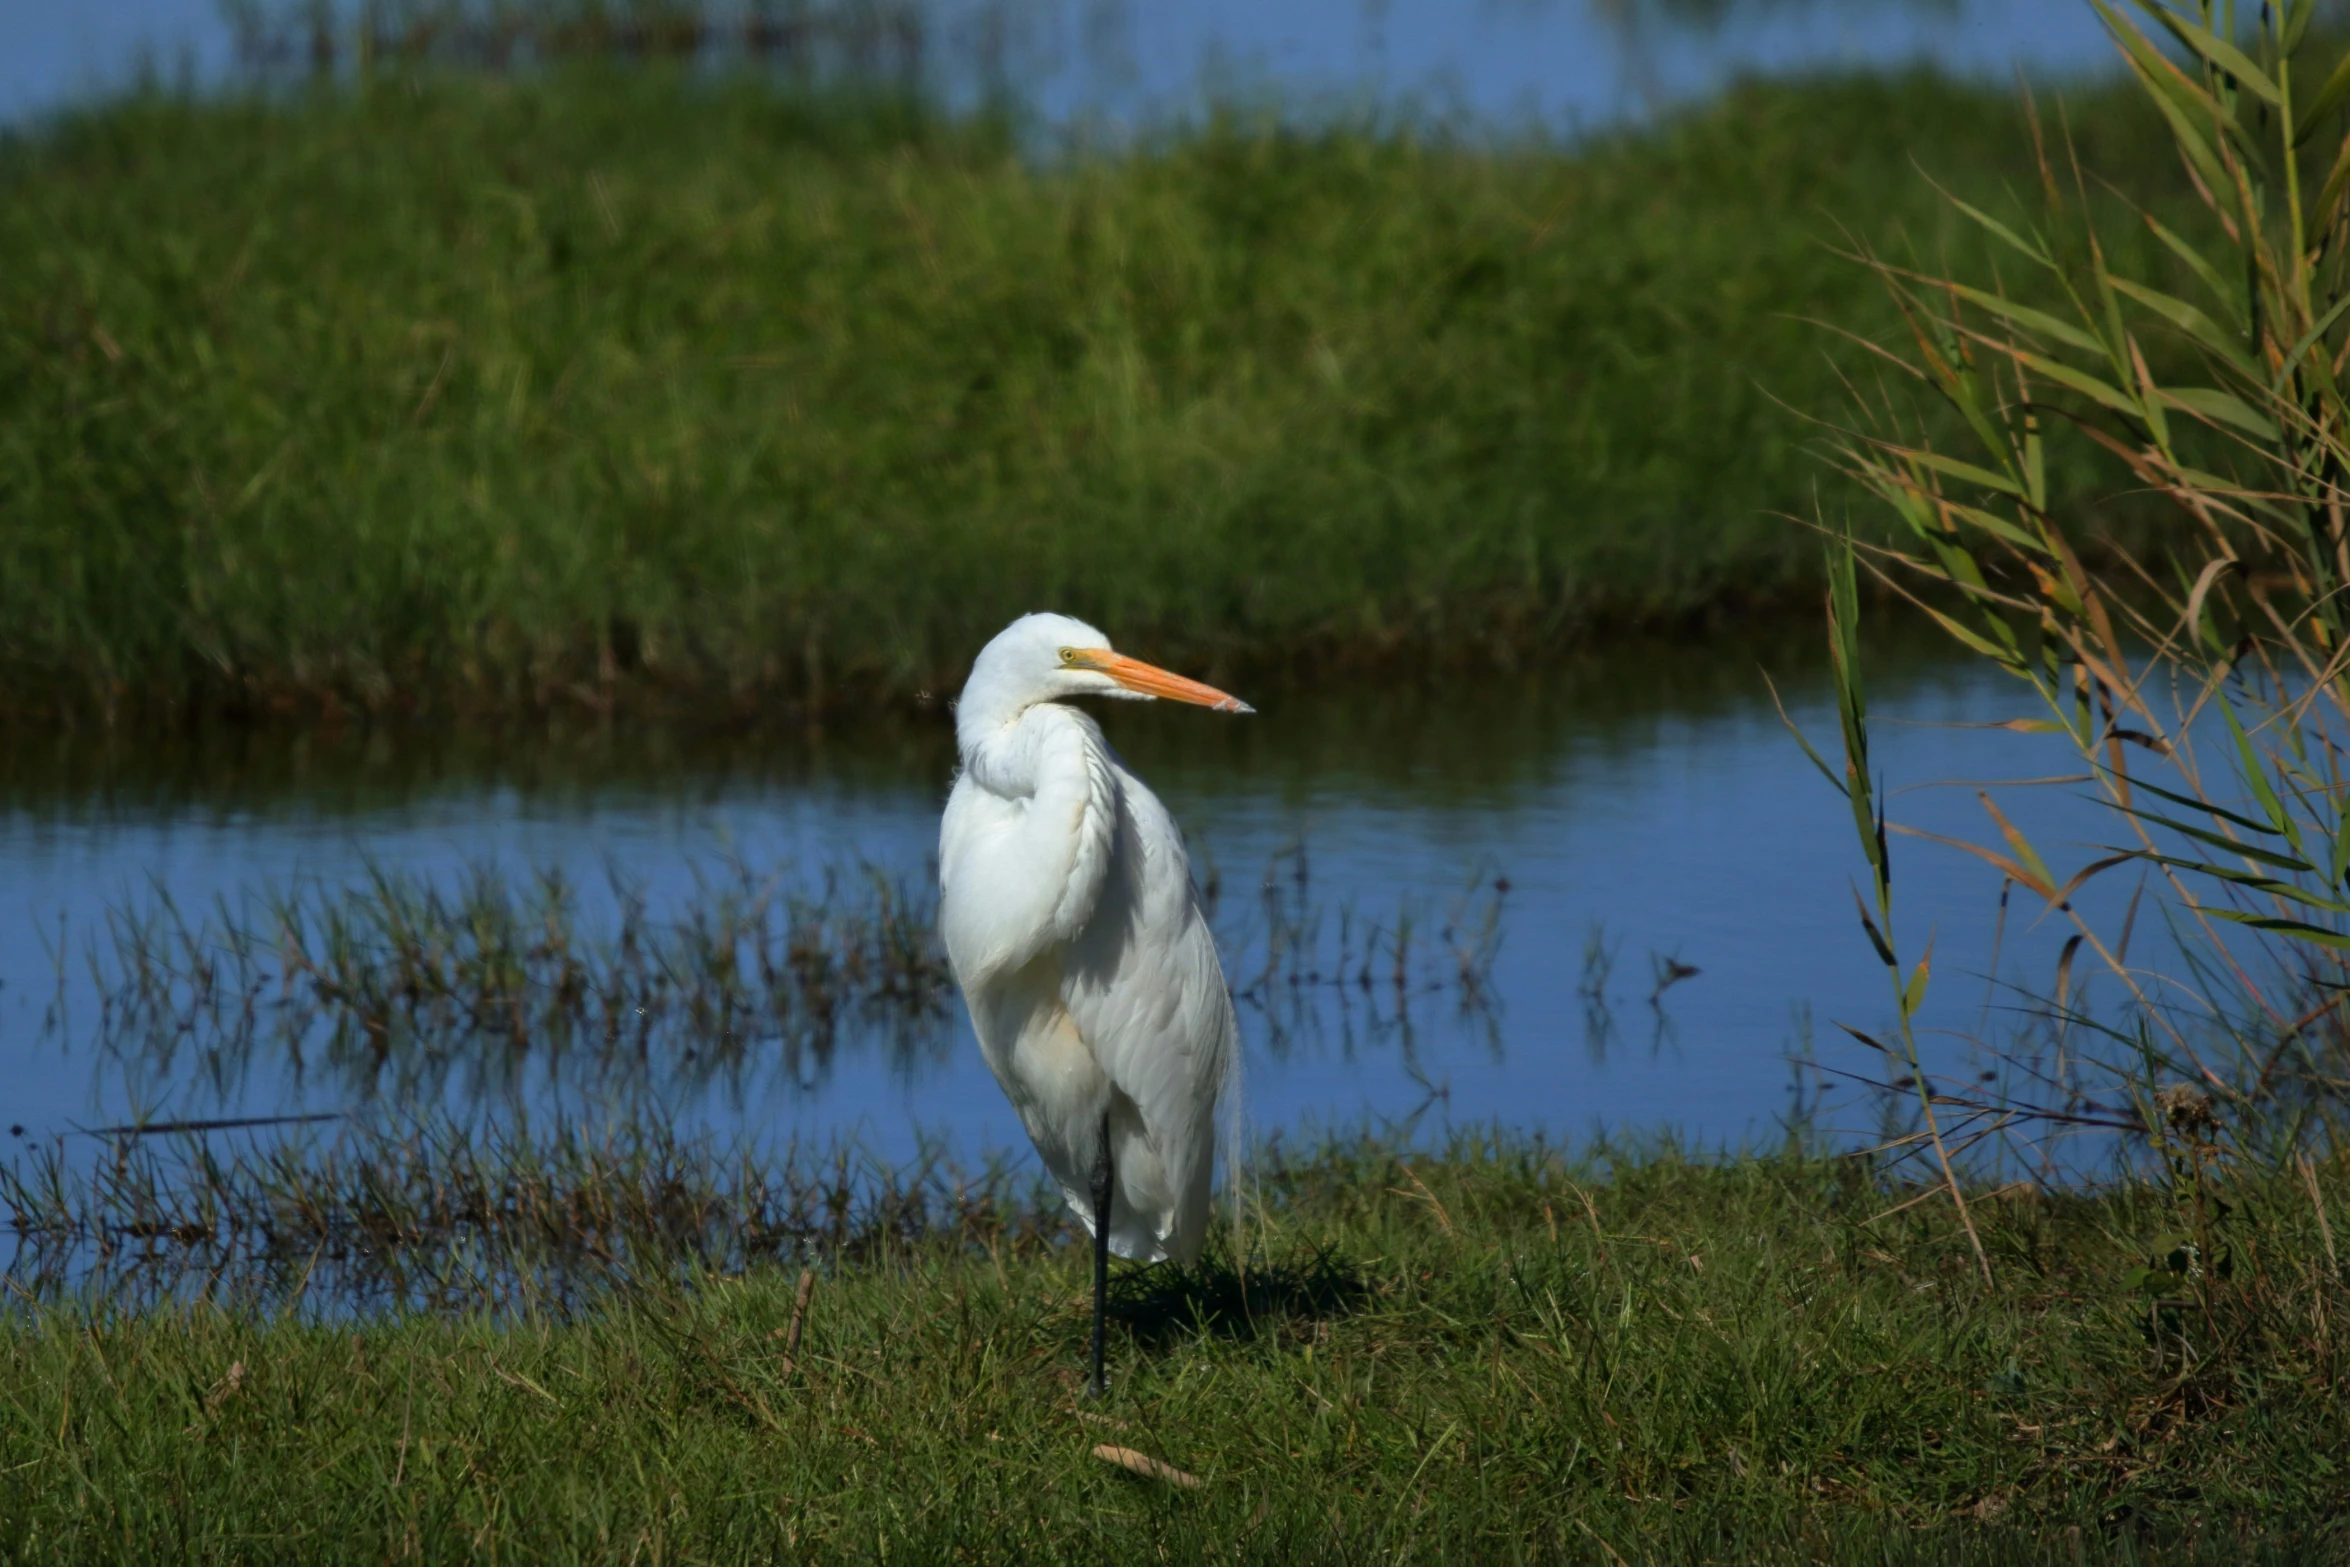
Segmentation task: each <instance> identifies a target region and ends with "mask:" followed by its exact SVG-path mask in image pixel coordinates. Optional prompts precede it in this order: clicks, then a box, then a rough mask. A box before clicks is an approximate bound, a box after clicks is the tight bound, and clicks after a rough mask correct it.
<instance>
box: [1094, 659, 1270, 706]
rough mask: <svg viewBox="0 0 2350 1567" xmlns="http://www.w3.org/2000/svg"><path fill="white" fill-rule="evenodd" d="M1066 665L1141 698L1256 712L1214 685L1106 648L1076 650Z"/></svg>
mask: <svg viewBox="0 0 2350 1567" xmlns="http://www.w3.org/2000/svg"><path fill="white" fill-rule="evenodd" d="M1069 663H1070V664H1071V665H1072V666H1074V667H1076V668H1078V669H1091V670H1095V671H1098V672H1099V673H1101V674H1105V675H1108V676H1109V677H1110V678H1111V679H1112V680H1115V681H1117V682H1118V684H1120V685H1122V686H1124V687H1125V688H1126V689H1127V690H1129V691H1133V692H1136V693H1138V694H1140V695H1142V696H1163V697H1165V698H1166V699H1167V700H1168V701H1170V702H1190V703H1192V704H1194V705H1195V706H1199V707H1207V708H1213V709H1215V710H1216V711H1217V712H1219V713H1253V712H1255V711H1256V709H1255V708H1253V707H1251V706H1249V705H1248V704H1247V703H1246V702H1243V701H1242V700H1241V699H1240V698H1238V697H1236V696H1234V695H1232V694H1231V693H1230V692H1228V691H1219V690H1217V689H1216V688H1215V687H1214V686H1211V685H1204V684H1202V683H1201V682H1199V681H1197V680H1190V679H1186V678H1185V677H1184V676H1182V675H1178V674H1176V673H1175V672H1174V671H1172V670H1166V669H1161V668H1160V667H1159V666H1158V665H1156V664H1146V663H1144V662H1143V661H1142V660H1141V659H1139V658H1128V657H1127V656H1126V655H1125V654H1123V653H1113V652H1111V651H1110V650H1109V649H1108V648H1106V647H1089V648H1078V649H1075V650H1073V651H1072V652H1071V653H1070V654H1069Z"/></svg>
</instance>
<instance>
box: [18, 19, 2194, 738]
mask: <svg viewBox="0 0 2350 1567" xmlns="http://www.w3.org/2000/svg"><path fill="white" fill-rule="evenodd" d="M2068 103H2069V105H2070V107H2071V109H2072V113H2073V117H2072V122H2071V124H2072V133H2073V135H2074V136H2075V138H2076V139H2077V140H2078V141H2079V142H2080V143H2081V144H2082V146H2083V147H2084V149H2086V151H2085V155H2093V156H2094V158H2095V161H2096V164H2097V166H2098V167H2099V168H2100V169H2101V170H2102V171H2103V172H2104V173H2105V174H2106V175H2107V176H2108V177H2109V178H2111V179H2113V180H2114V181H2115V182H2116V183H2117V185H2118V186H2119V187H2120V188H2121V189H2122V190H2123V191H2125V192H2127V193H2128V194H2129V195H2131V196H2132V197H2133V198H2135V199H2137V200H2140V201H2142V202H2145V203H2147V204H2150V205H2151V206H2153V207H2154V208H2155V209H2157V210H2160V211H2164V212H2168V213H2172V214H2174V215H2175V216H2176V218H2177V222H2178V223H2179V224H2181V225H2184V226H2186V227H2187V228H2189V229H2194V228H2195V225H2196V222H2197V219H2198V216H2199V209H2198V208H2197V207H2196V206H2195V204H2194V202H2193V198H2192V194H2191V191H2190V190H2189V189H2188V187H2187V185H2186V182H2185V181H2184V179H2183V178H2182V176H2181V175H2180V174H2179V173H2178V166H2177V164H2176V161H2175V159H2174V157H2173V155H2172V152H2171V149H2170V145H2169V141H2168V137H2167V135H2166V134H2165V133H2164V132H2163V131H2162V128H2161V124H2160V121H2159V118H2158V117H2157V116H2155V115H2154V114H2153V113H2152V112H2151V111H2150V110H2149V109H2148V108H2147V107H2146V106H2145V105H2144V104H2143V103H2142V102H2141V101H2140V100H2139V99H2138V98H2137V97H2136V96H2135V95H2133V94H2131V93H2129V92H2127V91H2123V90H2118V89H2112V88H2106V87H2086V88H2083V89H2081V90H2080V91H2078V92H2076V93H2073V94H2072V95H2070V97H2069V98H2068ZM1921 167H1922V168H1923V169H1924V170H1925V171H1927V172H1928V173H1930V174H1932V175H1933V176H1935V177H1936V178H1938V179H1941V180H1943V181H1944V182H1946V183H1947V184H1948V185H1949V186H1950V188H1951V189H1952V190H1954V191H1956V192H1958V193H1961V194H1963V195H1966V196H1968V197H1970V198H1971V199H1974V200H1976V201H1978V202H1980V203H1983V204H1985V205H1987V206H1988V207H1990V208H1991V209H1992V210H1994V211H2001V212H2006V211H2011V210H2014V209H2015V208H2016V206H2017V203H2018V201H2019V200H2020V197H2018V196H2017V195H2016V194H2015V193H2013V192H2011V191H2010V190H2009V187H2010V186H2011V185H2013V184H2015V183H2017V182H2019V181H2022V182H2025V183H2027V184H2028V181H2029V179H2030V170H2031V167H2032V164H2031V154H2030V142H2029V139H2028V136H2027V134H2026V128H2025V124H2024V120H2023V116H2022V113H2021V110H2020V108H2019V105H2018V103H2017V102H2016V100H2015V98H2014V96H2013V95H2012V94H2011V93H2010V92H2007V91H2004V90H1995V89H1989V88H1980V87H1974V86H1965V85H1958V84H1954V83H1952V82H1950V81H1947V80H1943V79H1940V78H1938V77H1935V76H1933V75H1930V74H1923V73H1918V74H1908V75H1900V76H1889V77H1882V78H1871V77H1852V78H1828V79H1819V80H1809V81H1801V82H1792V83H1785V84H1775V85H1773V84H1754V85H1747V86H1742V87H1739V88H1737V89H1735V90H1733V91H1731V92H1730V93H1728V94H1727V95H1725V96H1723V97H1722V98H1720V99H1719V100H1717V101H1714V102H1711V103H1708V104H1705V105H1702V106H1698V107H1694V108H1690V109H1687V110H1683V111H1678V112H1676V113H1674V114H1673V115H1671V116H1669V117H1667V118H1666V119H1664V120H1663V121H1662V122H1660V123H1659V124H1658V125H1656V126H1654V127H1652V128H1648V129H1639V130H1625V131H1616V132H1609V133H1606V134H1600V135H1594V136H1591V137H1589V138H1587V139H1584V140H1582V141H1579V142H1576V143H1574V144H1571V145H1570V144H1564V143H1561V142H1558V141H1556V140H1554V139H1550V138H1547V137H1545V136H1542V135H1538V134H1535V133H1531V132H1528V133H1517V132H1507V131H1490V132H1487V131H1477V130H1472V129H1465V128H1445V127H1441V126H1431V125H1428V124H1425V123H1420V122H1415V121H1413V120H1411V119H1409V118H1408V117H1393V118H1366V119H1362V120H1358V121H1344V120H1340V121H1328V120H1324V121H1320V122H1309V121H1303V120H1300V119H1299V118H1298V117H1296V116H1288V117H1284V116H1282V115H1281V114H1279V113H1277V112H1274V111H1271V110H1266V111H1262V112H1259V111H1255V110H1249V109H1240V108H1234V109H1224V110H1212V111H1203V113H1202V114H1201V115H1200V116H1199V117H1198V118H1197V119H1196V120H1194V121H1192V122H1190V123H1188V124H1186V125H1183V126H1179V127H1173V128H1168V129H1166V130H1164V131H1161V132H1157V133H1153V134H1150V135H1146V136H1143V137H1141V138H1139V139H1138V140H1137V141H1136V142H1135V143H1134V144H1132V145H1129V146H1124V147H1115V148H1097V149H1092V150H1086V149H1062V150H1058V151H1053V150H1045V151H1039V150H1037V149H1036V148H1035V147H1033V146H1028V145H1025V144H1024V143H1023V141H1022V137H1021V134H1020V133H1019V132H1018V131H1017V130H1016V129H1015V128H1014V126H1013V125H1012V123H1011V122H1010V121H1009V120H1002V119H992V118H989V117H986V116H979V117H955V116H950V115H947V114H944V113H942V112H940V111H937V110H934V109H931V108H927V107H924V106H922V104H921V103H920V102H919V101H910V100H907V99H905V98H903V97H893V96H890V95H887V94H879V95H877V94H874V93H871V92H857V91H850V90H848V89H845V88H844V89H839V90H828V89H819V88H808V87H802V88H792V87H786V86H778V85H775V84H773V83H772V82H761V81H758V80H754V79H751V78H748V77H745V76H740V75H729V74H727V73H723V72H721V73H718V74H717V75H716V76H711V75H707V74H705V75H682V74H680V73H678V72H675V71H672V70H669V69H667V68H664V67H661V66H657V65H647V66H641V67H620V66H612V65H601V66H599V65H593V64H576V65H568V66H563V67H560V68H553V69H548V70H544V71H540V72H536V73H532V74H526V75H520V76H510V77H509V76H499V75H494V74H481V73H471V72H465V71H459V70H433V69H420V70H416V71H407V72H392V71H387V72H385V73H383V74H381V75H379V76H375V77H372V78H370V79H368V80H367V81H366V82H365V83H363V84H346V85H339V86H338V85H332V84H329V85H326V86H316V87H304V88H292V89H286V90H282V91H256V92H253V93H251V94H247V95H243V96H232V97H229V98H226V99H222V100H218V101H212V100H206V101H188V100H183V99H177V98H174V97H171V96H169V95H150V96H145V97H138V98H133V99H129V100H125V101H120V102H115V103H111V104H107V105H104V106H101V107H98V108H95V109H92V110H89V111H86V112H82V113H78V114H74V115H71V116H68V117H66V118H63V119H61V120H59V121H58V122H56V123H54V124H52V125H49V126H46V127H44V128H41V129H39V130H37V131H34V132H30V133H25V134H20V135H19V136H17V137H16V138H15V139H14V140H13V141H12V142H11V143H9V144H8V145H7V146H6V147H5V148H0V193H4V197H5V199H0V253H4V254H6V255H7V256H8V257H9V264H8V266H6V267H5V268H0V677H4V678H0V713H5V714H13V715H16V716H20V717H22V716H29V715H42V714H46V715H49V716H51V717H58V716H67V717H74V718H77V719H88V718H112V717H121V716H126V715H129V714H132V713H134V712H145V713H149V714H153V713H163V712H180V711H186V710H190V709H207V710H220V711H226V712H230V713H236V714H245V715H254V714H267V713H273V712H281V711H282V712H290V713H296V714H312V715H315V714H319V713H327V714H333V713H338V712H344V711H348V710H352V709H359V710H363V711H368V712H386V711H406V710H423V711H427V712H434V713H447V712H472V713H494V714H513V713H518V712H527V711H534V710H539V709H547V708H555V709H561V708H579V709H584V710H589V711H610V710H612V709H615V708H619V707H628V708H631V709H632V710H636V711H644V712H650V711H656V710H662V711H673V712H677V713H679V714H682V715H691V716H696V717H711V716H749V715H756V714H775V713H778V712H782V711H804V710H807V709H809V708H818V709H821V708H826V707H835V706H840V705H844V704H848V703H852V702H857V701H862V700H867V699H887V700H897V699H904V698H910V697H913V696H916V695H917V694H920V693H928V694H930V695H932V696H934V697H936V696H943V695H944V694H946V693H947V692H949V691H951V690H952V688H953V686H954V684H955V683H956V682H957V681H958V680H959V678H960V672H961V670H962V669H963V667H964V665H965V662H966V661H967V659H968V657H969V656H970V653H971V651H972V649H973V648H975V647H977V646H978V645H979V644H980V643H981V642H982V641H983V640H984V639H985V637H986V636H987V635H988V634H990V633H991V632H992V631H993V630H994V629H995V628H996V627H998V626H999V625H1001V624H1002V622H1003V621H1005V620H1006V619H1008V618H1009V617H1010V616H1012V615H1014V614H1016V613H1019V612H1022V611H1025V610H1028V609H1032V608H1036V607H1039V606H1044V605H1054V606H1058V607H1062V608H1066V609H1070V610H1074V611H1077V612H1080V613H1083V614H1085V615H1087V616H1089V617H1091V618H1093V619H1094V620H1096V621H1097V622H1098V623H1100V624H1102V625H1104V626H1105V627H1108V628H1110V629H1111V630H1112V631H1113V633H1114V634H1115V635H1117V636H1118V637H1119V638H1120V639H1121V640H1122V641H1123V642H1124V643H1126V644H1127V645H1130V646H1133V647H1135V648H1138V649H1144V650H1147V651H1148V652H1149V653H1151V654H1152V656H1154V657H1158V658H1162V659H1165V660H1168V661H1171V662H1175V663H1179V664H1182V665H1185V666H1188V667H1192V668H1195V669H1197V670H1199V671H1200V672H1201V673H1203V674H1211V675H1214V674H1218V673H1220V672H1221V673H1226V674H1229V673H1231V672H1233V671H1235V670H1237V669H1241V668H1244V667H1245V668H1246V669H1249V670H1252V671H1259V672H1262V671H1267V670H1271V669H1273V668H1276V667H1287V668H1295V669H1299V670H1309V671H1314V672H1320V673H1325V674H1326V673H1327V672H1328V671H1329V669H1330V668H1331V667H1332V666H1333V665H1336V664H1348V663H1351V664H1357V665H1362V664H1381V663H1384V664H1385V665H1387V666H1388V667H1391V668H1392V667H1395V666H1396V665H1398V664H1402V663H1405V662H1409V661H1419V662H1425V661H1429V660H1437V661H1460V660H1491V659H1495V658H1503V659H1508V658H1519V657H1524V656H1529V655H1534V654H1539V653H1542V652H1544V651H1550V650H1555V649H1557V648H1558V647H1560V646H1561V645H1563V644H1566V643H1568V642H1571V641H1573V640H1575V639H1577V638H1579V637H1584V636H1588V635H1590V634H1592V631H1593V628H1594V627H1599V626H1607V625H1619V626H1620V625H1622V624H1625V623H1628V622H1635V621H1651V622H1668V623H1673V622H1683V621H1687V620H1688V619H1690V618H1692V617H1706V616H1719V615H1722V614H1727V613H1734V612H1736V611H1737V610H1739V609H1740V608H1742V607H1752V606H1757V605H1768V604H1774V603H1779V602H1781V601H1783V600H1785V599H1786V598H1787V596H1788V595H1789V594H1791V593H1794V592H1796V591H1798V590H1801V589H1803V588H1805V587H1807V586H1808V585H1810V584H1814V583H1816V581H1817V572H1818V562H1817V553H1816V551H1815V550H1814V549H1813V548H1812V547H1811V546H1810V544H1809V543H1808V542H1807V541H1806V540H1805V538H1804V537H1803V535H1802V534H1801V532H1800V530H1799V529H1796V528H1794V527H1792V526H1791V525H1790V524H1789V523H1788V522H1787V521H1786V520H1785V518H1784V516H1783V515H1782V514H1785V513H1790V512H1808V510H1809V508H1810V505H1811V503H1812V500H1813V498H1814V495H1815V492H1816V491H1817V489H1818V487H1819V485H1820V484H1821V483H1822V482H1823V481H1822V468H1821V465H1820V463H1819V462H1818V461H1817V460H1816V458H1815V457H1814V456H1813V455H1812V453H1811V451H1810V450H1809V448H1810V446H1811V445H1812V444H1814V443H1815V440H1816V438H1817V436H1818V434H1819V432H1818V430H1817V428H1816V427H1815V426H1813V425H1812V424H1810V423H1809V422H1808V420H1809V418H1810V417H1811V416H1814V415H1816V414H1818V413H1820V412H1822V411H1824V410H1828V409H1832V408H1834V407H1835V406H1837V405H1838V404H1839V403H1840V402H1841V400H1842V396H1843V388H1844V386H1845V384H1846V379H1847V378H1849V377H1860V378H1863V379H1865V378H1867V377H1868V376H1870V375H1872V374H1873V373H1874V372H1873V370H1872V369H1871V368H1870V367H1871V366H1872V364H1873V362H1874V361H1873V360H1872V358H1871V356H1870V354H1869V353H1868V352H1867V351H1866V350H1865V349H1863V348H1861V347H1859V346H1858V345H1857V344H1855V343H1854V342H1851V341H1848V340H1847V339H1845V338H1844V337H1841V336H1839V335H1838V333H1837V332H1834V331H1823V330H1822V328H1821V325H1820V323H1821V322H1826V323H1828V324H1830V325H1831V326H1833V327H1836V328H1840V329H1842V331H1844V332H1848V333H1852V334H1857V335H1858V336H1859V337H1861V338H1872V339H1884V338H1887V337H1889V336H1891V335H1893V334H1895V333H1896V332H1897V331H1898V329H1899V324H1900V318H1899V315H1898V313H1897V312H1896V311H1895V310H1894V309H1893V308H1892V307H1891V305H1890V304H1889V302H1887V301H1886V300H1885V299H1884V298H1883V297H1882V296H1881V295H1880V294H1878V293H1876V292H1875V291H1872V290H1871V289H1869V288H1866V287H1859V286H1856V284H1855V277H1856V274H1855V269H1854V266H1853V264H1852V262H1851V261H1849V260H1848V259H1845V258H1844V257H1842V256H1840V255H1838V254H1837V253H1836V252H1837V250H1838V249H1839V248H1840V247H1842V246H1845V245H1847V244H1851V243H1865V244H1867V245H1869V246H1870V247H1872V248H1874V249H1877V250H1880V251H1892V252H1896V253H1908V250H1909V249H1910V248H1912V247H1914V251H1915V253H1916V254H1917V255H1919V256H1920V257H1922V258H1930V257H1936V256H1941V255H1943V254H1945V253H1951V254H1955V255H1958V256H1960V257H1962V258H1977V257H1984V256H1986V255H1987V251H1986V250H1985V245H1986V243H1987V242H1986V241H1984V239H1983V238H1982V235H1981V232H1980V230H1979V229H1977V228H1976V227H1975V226H1974V225H1973V224H1971V223H1969V222H1967V221H1965V220H1964V219H1963V218H1960V217H1958V216H1956V215H1954V214H1953V212H1952V210H1951V209H1950V207H1949V206H1948V205H1947V204H1946V203H1945V202H1944V201H1943V200H1942V199H1941V198H1940V197H1939V196H1937V195H1936V194H1935V192H1934V191H1933V190H1932V189H1931V188H1930V187H1929V186H1928V184H1927V183H1926V181H1925V180H1923V179H1921V178H1920V174H1919V170H1920V168H1921ZM2116 210H2117V211H2118V210H2119V207H2118V204H2117V208H2116ZM2198 231H2199V230H2198ZM2107 238H2108V243H2109V245H2110V246H2112V247H2113V250H2114V253H2115V254H2117V255H2119V256H2123V257H2127V258H2130V259H2131V260H2132V261H2133V262H2134V263H2135V264H2140V265H2142V266H2144V267H2145V268H2147V269H2150V270H2151V271H2153V272H2155V273H2160V272H2161V271H2162V270H2163V268H2164V267H2166V266H2168V265H2171V264H2172V263H2171V262H2170V261H2169V259H2168V252H2167V251H2164V250H2162V249H2161V247H2160V246H2159V245H2158V244H2157V243H2156V242H2155V241H2154V240H2153V239H2152V238H2151V237H2149V236H2148V235H2147V234H2146V232H2145V231H2144V229H2143V228H2142V227H2133V226H2131V225H2130V224H2129V223H2126V222H2124V223H2117V224H2115V225H2114V226H2113V230H2112V232H2111V233H2110V234H2109V235H2108V236H2107ZM2084 472H2085V470H2084ZM2067 477H2068V470H2063V469H2061V467H2060V470H2059V471H2058V473H2057V475H2056V482H2058V483H2060V484H2062V483H2064V482H2066V481H2067ZM1829 482H1831V483H1832V482H1837V481H1833V480H1831V481H1829ZM2086 482H2087V480H2086V478H2085V477H2084V478H2083V479H2082V483H2083V485H2085V484H2086ZM2106 511H2107V512H2108V513H2109V514H2110V516H2109V520H2110V521H2112V522H2113V524H2114V525H2115V526H2117V527H2119V526H2123V524H2124V523H2126V521H2127V518H2128V516H2129V514H2130V509H2129V506H2128V505H2127V503H2126V502H2124V503H2121V504H2119V505H2116V506H2109V507H2107V508H2106Z"/></svg>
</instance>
